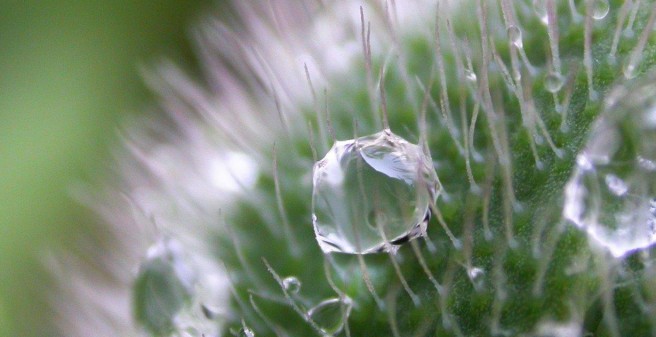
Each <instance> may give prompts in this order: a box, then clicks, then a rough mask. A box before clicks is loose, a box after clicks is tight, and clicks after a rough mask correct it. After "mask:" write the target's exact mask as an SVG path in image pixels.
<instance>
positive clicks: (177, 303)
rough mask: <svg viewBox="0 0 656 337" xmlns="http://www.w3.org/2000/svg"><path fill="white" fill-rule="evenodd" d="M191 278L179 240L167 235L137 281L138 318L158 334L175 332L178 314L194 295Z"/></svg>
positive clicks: (141, 271)
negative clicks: (171, 238) (167, 237)
mask: <svg viewBox="0 0 656 337" xmlns="http://www.w3.org/2000/svg"><path fill="white" fill-rule="evenodd" d="M190 278H191V277H190V271H189V267H188V266H187V265H186V263H185V261H184V260H183V258H182V252H181V247H180V245H179V244H178V243H177V242H176V241H173V240H170V239H163V240H160V241H159V242H157V243H156V244H155V245H153V246H152V247H151V248H150V249H149V250H148V257H147V258H146V260H145V261H144V262H142V263H141V266H140V268H139V273H138V275H137V278H136V280H135V281H134V286H133V287H134V288H133V302H134V315H135V318H136V320H137V321H138V322H139V323H140V324H141V325H142V326H143V327H144V328H146V329H147V330H148V331H149V332H150V333H152V334H154V335H163V334H168V333H170V332H172V331H173V330H174V329H175V324H174V321H175V318H176V315H177V314H178V312H179V311H180V310H181V309H182V307H183V305H184V303H185V302H187V301H188V300H189V299H190V298H191V295H192V291H191V280H190Z"/></svg>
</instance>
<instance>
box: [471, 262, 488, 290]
mask: <svg viewBox="0 0 656 337" xmlns="http://www.w3.org/2000/svg"><path fill="white" fill-rule="evenodd" d="M467 276H469V280H470V281H471V282H472V284H473V285H474V288H476V290H480V289H482V288H483V282H484V276H485V271H484V270H483V269H481V268H478V267H471V268H468V269H467Z"/></svg>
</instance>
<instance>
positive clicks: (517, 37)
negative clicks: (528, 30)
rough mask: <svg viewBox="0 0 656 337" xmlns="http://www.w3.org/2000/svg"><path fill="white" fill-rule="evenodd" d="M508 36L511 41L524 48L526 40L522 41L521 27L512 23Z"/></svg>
mask: <svg viewBox="0 0 656 337" xmlns="http://www.w3.org/2000/svg"><path fill="white" fill-rule="evenodd" d="M508 38H509V39H510V42H512V44H514V45H515V47H517V48H523V47H524V42H523V41H522V31H521V29H519V27H517V26H514V25H511V26H509V27H508Z"/></svg>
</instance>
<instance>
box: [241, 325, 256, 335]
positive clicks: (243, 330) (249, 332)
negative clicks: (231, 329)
mask: <svg viewBox="0 0 656 337" xmlns="http://www.w3.org/2000/svg"><path fill="white" fill-rule="evenodd" d="M239 337H255V332H253V330H251V329H250V328H248V327H243V328H241V329H239Z"/></svg>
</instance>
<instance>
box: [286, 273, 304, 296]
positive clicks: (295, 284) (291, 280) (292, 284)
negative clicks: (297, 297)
mask: <svg viewBox="0 0 656 337" xmlns="http://www.w3.org/2000/svg"><path fill="white" fill-rule="evenodd" d="M282 286H283V287H285V290H287V291H288V292H290V293H292V294H298V292H299V291H300V290H301V281H299V280H298V279H297V278H296V277H295V276H289V277H285V278H284V279H283V280H282Z"/></svg>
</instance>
